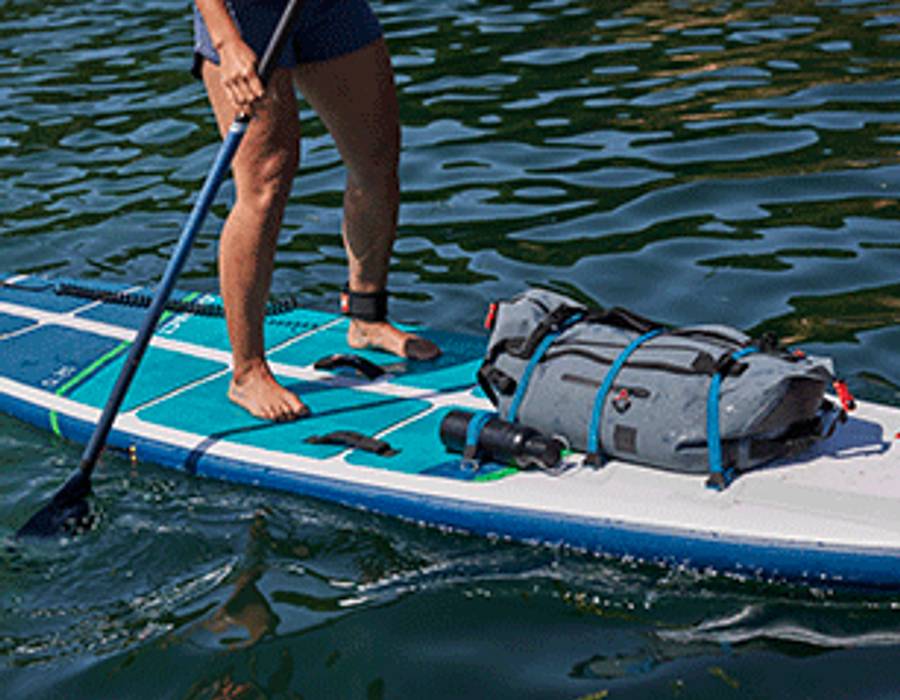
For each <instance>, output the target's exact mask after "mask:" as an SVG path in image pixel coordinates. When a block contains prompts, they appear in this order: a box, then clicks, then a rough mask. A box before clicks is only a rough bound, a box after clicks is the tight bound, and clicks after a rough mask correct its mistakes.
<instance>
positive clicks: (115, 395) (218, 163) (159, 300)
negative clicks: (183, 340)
mask: <svg viewBox="0 0 900 700" xmlns="http://www.w3.org/2000/svg"><path fill="white" fill-rule="evenodd" d="M302 4H303V0H289V2H288V4H287V6H286V7H285V9H284V12H283V13H282V15H281V19H280V20H279V22H278V25H277V26H276V27H275V31H274V33H273V34H272V38H271V39H270V40H269V44H268V46H267V47H266V50H265V52H264V53H263V57H262V60H261V61H260V63H259V69H258V75H259V78H260V80H261V81H262V83H263V85H264V86H265V85H266V84H267V83H268V82H269V78H271V76H272V72H273V71H274V70H275V67H276V65H277V63H278V59H279V58H280V57H281V53H282V51H283V49H284V45H285V43H286V42H287V38H288V33H289V32H290V30H291V27H292V26H293V25H294V20H295V19H296V18H297V15H298V14H299V11H300V7H301V5H302ZM249 123H250V116H249V115H247V114H240V115H238V116H237V117H236V118H235V120H234V122H233V123H232V124H231V128H229V130H228V134H227V135H226V137H225V140H224V141H223V142H222V145H221V146H220V147H219V152H218V154H217V155H216V159H215V161H214V162H213V165H212V167H211V168H210V171H209V174H208V175H207V176H206V181H205V182H204V183H203V187H202V189H201V190H200V194H199V195H198V196H197V201H196V202H195V203H194V207H193V209H192V210H191V213H190V215H189V216H188V219H187V221H186V222H185V224H184V227H183V229H182V232H181V237H180V238H179V240H178V244H177V246H176V248H175V251H174V252H173V253H172V257H171V258H170V260H169V263H168V265H167V266H166V270H165V272H164V274H163V277H162V280H160V283H159V285H158V286H157V288H156V292H155V294H154V298H153V302H152V303H151V304H150V307H149V308H148V309H147V313H146V315H145V316H144V320H143V322H142V324H141V327H140V330H139V331H138V333H137V335H136V336H135V339H134V342H133V343H132V345H131V350H130V351H129V353H128V357H127V358H126V360H125V364H124V366H123V367H122V369H121V371H120V372H119V377H118V379H117V380H116V383H115V386H114V387H113V389H112V392H111V393H110V395H109V398H108V399H107V401H106V405H105V406H104V407H103V413H102V414H101V415H100V420H99V421H98V423H97V426H96V427H95V428H94V432H93V434H92V435H91V439H90V440H89V441H88V443H87V445H86V446H85V449H84V453H83V454H82V455H81V462H80V463H79V469H80V471H81V472H82V473H83V474H85V475H88V476H89V475H90V473H91V472H92V471H93V470H94V465H95V464H96V463H97V459H98V458H99V456H100V453H101V452H102V451H103V446H104V445H105V443H106V439H107V437H109V432H110V430H112V425H113V422H114V421H115V419H116V416H117V415H118V412H119V408H120V407H121V405H122V401H123V400H124V399H125V394H126V393H127V392H128V387H129V386H131V380H132V379H133V378H134V374H135V372H136V371H137V368H138V366H139V365H140V362H141V358H142V357H143V356H144V352H145V351H146V350H147V346H148V345H149V343H150V338H151V336H152V335H153V332H154V330H156V325H157V323H159V319H160V317H161V316H162V313H163V311H164V309H165V306H166V302H167V301H168V300H169V297H170V296H171V294H172V288H173V287H174V286H175V280H176V279H177V277H178V275H179V273H180V272H181V269H182V268H183V267H184V263H185V262H186V260H187V257H188V254H189V253H190V250H191V246H192V245H193V242H194V238H195V237H196V235H197V232H198V231H199V230H200V227H201V226H202V225H203V221H204V219H205V218H206V215H207V213H208V212H209V209H210V207H211V206H212V204H213V201H214V200H215V197H216V194H217V193H218V191H219V187H220V186H221V184H222V181H223V180H224V179H225V175H226V173H227V172H228V169H229V167H230V166H231V161H232V160H233V159H234V154H235V153H236V152H237V149H238V146H240V144H241V140H242V139H243V138H244V134H245V133H246V131H247V126H248V125H249Z"/></svg>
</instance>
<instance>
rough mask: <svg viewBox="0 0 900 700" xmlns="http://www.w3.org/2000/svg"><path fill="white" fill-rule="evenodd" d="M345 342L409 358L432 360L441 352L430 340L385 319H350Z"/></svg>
mask: <svg viewBox="0 0 900 700" xmlns="http://www.w3.org/2000/svg"><path fill="white" fill-rule="evenodd" d="M347 344H348V345H349V346H350V347H351V348H357V349H359V350H361V349H363V348H377V349H379V350H385V351H387V352H390V353H393V354H394V355H398V356H399V357H406V358H409V359H410V360H433V359H434V358H436V357H437V356H438V355H440V354H441V349H440V348H439V347H438V346H437V345H435V344H434V343H432V342H431V341H430V340H426V339H425V338H420V337H419V336H417V335H413V334H412V333H406V332H405V331H401V330H399V329H398V328H394V326H392V325H391V324H390V323H388V322H386V321H381V322H376V323H370V322H368V321H360V320H359V319H358V318H354V319H352V320H351V321H350V330H349V331H347Z"/></svg>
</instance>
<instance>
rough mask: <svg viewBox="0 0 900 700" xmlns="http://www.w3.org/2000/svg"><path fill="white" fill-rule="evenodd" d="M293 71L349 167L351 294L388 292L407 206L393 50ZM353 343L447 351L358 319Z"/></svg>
mask: <svg viewBox="0 0 900 700" xmlns="http://www.w3.org/2000/svg"><path fill="white" fill-rule="evenodd" d="M293 72H294V79H295V81H296V83H297V85H298V87H299V88H300V90H301V92H302V93H303V95H304V97H305V98H306V99H307V101H308V102H309V104H310V105H311V106H312V108H313V109H315V111H316V113H317V114H318V115H319V117H320V118H321V119H322V121H323V122H324V123H325V126H326V127H327V128H328V130H329V132H330V133H331V135H332V137H333V138H334V141H335V144H336V145H337V148H338V151H339V152H340V154H341V158H342V159H343V161H344V164H345V166H346V168H347V185H346V189H345V192H344V221H343V226H342V234H343V237H344V247H345V249H346V251H347V258H348V263H349V284H350V289H351V290H353V291H354V292H377V291H381V290H383V289H385V287H386V285H387V277H388V268H389V266H390V258H391V250H392V248H393V244H394V238H395V237H396V233H397V210H398V208H399V204H400V187H399V178H398V174H397V169H398V160H399V155H400V123H399V115H398V108H397V95H396V90H395V88H394V74H393V69H392V68H391V62H390V57H389V56H388V52H387V48H386V46H385V44H384V41H383V40H381V39H379V40H377V41H375V42H373V43H372V44H369V45H368V46H366V47H364V48H362V49H360V50H359V51H355V52H354V53H351V54H348V55H346V56H341V57H339V58H336V59H333V60H329V61H321V62H317V63H309V64H304V65H301V66H299V67H297V68H295V69H294V71H293ZM347 342H348V343H349V344H350V345H351V346H352V347H357V348H360V347H378V348H381V349H384V350H387V351H388V352H392V353H394V354H396V355H400V356H403V357H413V358H415V359H430V358H433V357H436V356H437V355H439V354H440V349H439V348H438V347H437V346H436V345H434V344H433V343H432V342H430V341H428V340H425V339H423V338H419V337H418V336H415V335H412V334H410V333H405V332H403V331H400V330H399V329H397V328H394V327H393V326H392V325H391V324H389V323H387V322H379V323H368V322H365V321H360V320H358V319H353V320H352V321H351V323H350V330H349V333H348V336H347Z"/></svg>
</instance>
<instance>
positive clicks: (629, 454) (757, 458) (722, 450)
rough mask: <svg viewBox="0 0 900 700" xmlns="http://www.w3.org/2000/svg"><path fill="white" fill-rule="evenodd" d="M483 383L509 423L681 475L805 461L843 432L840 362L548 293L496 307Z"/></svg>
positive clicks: (598, 456) (598, 461)
mask: <svg viewBox="0 0 900 700" xmlns="http://www.w3.org/2000/svg"><path fill="white" fill-rule="evenodd" d="M489 323H490V325H491V337H490V341H489V343H488V349H487V353H486V357H485V361H484V363H483V365H482V366H481V369H480V370H479V372H478V379H479V383H480V384H481V386H482V388H483V389H484V390H485V392H486V393H487V395H488V397H489V398H490V399H491V401H492V402H493V403H494V405H495V406H496V407H497V411H498V413H499V414H500V416H501V417H503V418H505V419H506V420H509V421H513V422H520V423H522V424H523V425H528V426H530V427H532V428H535V429H536V430H539V431H541V432H543V433H545V434H547V435H551V436H556V437H560V438H562V439H564V440H565V441H566V442H567V443H568V444H569V445H570V446H571V447H572V448H573V449H576V450H579V451H584V452H586V453H587V458H586V459H587V462H588V463H589V464H592V465H594V466H602V464H603V462H604V459H605V458H606V457H617V458H620V459H623V460H626V461H631V462H638V463H642V464H647V465H651V466H655V467H660V468H663V469H669V470H673V471H679V472H694V473H706V472H709V477H710V478H709V480H708V482H707V483H708V485H709V486H711V487H714V488H720V489H721V488H724V487H725V486H726V485H727V484H728V483H729V481H730V480H731V478H732V476H733V475H734V473H735V472H736V471H743V470H747V469H750V468H752V467H755V466H758V465H760V464H763V463H765V462H768V461H770V460H772V459H775V458H778V457H784V456H786V455H790V454H795V453H797V452H798V451H800V450H802V449H805V448H806V447H808V446H809V445H810V444H811V443H812V442H814V441H816V440H818V439H819V438H821V437H822V436H823V435H824V434H826V433H827V432H830V430H833V428H834V425H835V422H836V419H837V418H839V417H840V418H842V417H843V415H844V414H843V411H841V410H839V409H837V408H835V407H833V406H832V405H831V403H830V402H828V401H827V400H825V398H824V395H825V390H826V388H827V387H828V386H829V384H830V383H831V382H832V381H833V379H834V377H833V371H832V364H831V360H830V359H827V358H821V357H811V356H806V355H804V354H802V353H799V352H790V351H788V350H786V349H783V348H780V347H778V345H777V342H776V341H775V340H774V338H769V337H767V338H763V339H762V340H753V339H751V338H750V337H749V336H747V335H746V334H744V333H742V332H741V331H738V330H736V329H734V328H730V327H728V326H720V325H701V326H692V327H685V328H677V329H672V328H664V327H662V326H660V325H658V324H655V323H653V322H651V321H648V320H647V319H644V318H641V317H639V316H637V315H635V314H632V313H630V312H628V311H626V310H624V309H619V308H616V309H611V310H609V311H601V310H597V309H591V308H588V307H585V306H583V305H581V304H579V303H577V302H574V301H573V300H571V299H569V298H567V297H565V296H562V295H560V294H556V293H554V292H550V291H545V290H531V291H528V292H526V293H524V294H522V295H520V296H518V297H516V298H514V299H512V300H510V301H506V302H501V303H499V304H497V305H495V306H494V307H493V308H492V314H491V316H490V322H489Z"/></svg>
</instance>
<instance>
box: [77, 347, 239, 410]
mask: <svg viewBox="0 0 900 700" xmlns="http://www.w3.org/2000/svg"><path fill="white" fill-rule="evenodd" d="M119 347H120V348H121V351H120V352H118V353H117V354H116V355H115V356H114V357H110V358H108V361H107V362H105V363H103V365H102V366H101V367H98V368H97V370H96V371H95V372H94V373H92V374H91V376H90V377H89V378H86V379H85V380H84V381H82V382H80V383H79V384H78V386H76V387H73V388H72V389H71V390H70V391H69V392H68V393H67V394H66V395H67V396H68V397H69V398H71V399H74V400H75V401H80V402H81V403H85V404H87V405H89V406H94V407H96V408H101V407H102V406H104V405H105V404H106V401H107V399H108V398H109V395H110V393H111V392H112V388H113V385H114V384H115V382H116V379H117V378H118V376H119V373H120V372H121V371H122V366H123V364H124V363H125V357H126V355H127V354H128V350H129V348H130V345H129V344H128V343H121V345H120V346H119ZM225 369H227V366H226V365H225V364H223V363H221V362H216V361H214V360H208V359H205V358H202V357H194V356H193V355H184V354H182V353H179V352H172V351H171V350H164V349H162V348H154V347H150V348H148V349H147V352H146V354H145V355H144V358H143V359H142V360H141V364H140V365H139V366H138V369H137V372H136V373H135V375H134V380H133V381H132V384H131V387H130V388H129V390H128V393H127V394H126V395H125V400H124V401H123V402H122V409H121V410H122V411H131V410H133V409H134V408H136V407H138V406H142V405H143V404H145V403H147V402H148V401H153V400H155V399H158V398H159V397H161V396H165V395H166V394H169V393H171V392H173V391H175V390H177V389H179V388H181V387H183V386H185V385H187V384H190V383H191V382H195V381H197V380H199V379H203V378H204V377H208V376H210V375H213V374H215V373H216V372H221V371H223V370H225Z"/></svg>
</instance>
